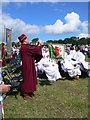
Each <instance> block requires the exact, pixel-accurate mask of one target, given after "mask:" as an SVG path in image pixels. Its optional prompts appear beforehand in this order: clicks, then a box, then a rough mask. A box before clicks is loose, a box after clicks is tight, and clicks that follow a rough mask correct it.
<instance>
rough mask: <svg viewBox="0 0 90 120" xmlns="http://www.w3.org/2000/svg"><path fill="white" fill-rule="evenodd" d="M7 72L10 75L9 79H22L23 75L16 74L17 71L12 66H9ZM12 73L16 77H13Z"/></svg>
mask: <svg viewBox="0 0 90 120" xmlns="http://www.w3.org/2000/svg"><path fill="white" fill-rule="evenodd" d="M7 72H8V74H7V75H8V77H9V79H11V80H14V81H15V80H16V81H18V82H19V81H20V80H21V79H22V75H19V76H17V75H16V74H15V71H13V70H12V68H7ZM12 74H13V76H14V77H12Z"/></svg>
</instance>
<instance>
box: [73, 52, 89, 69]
mask: <svg viewBox="0 0 90 120" xmlns="http://www.w3.org/2000/svg"><path fill="white" fill-rule="evenodd" d="M73 58H74V59H75V60H76V61H77V63H79V66H80V69H81V70H83V71H85V70H88V62H86V61H85V55H84V54H83V53H82V52H80V51H77V52H76V53H75V55H74V57H73Z"/></svg>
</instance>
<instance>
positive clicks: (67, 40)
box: [46, 36, 90, 45]
mask: <svg viewBox="0 0 90 120" xmlns="http://www.w3.org/2000/svg"><path fill="white" fill-rule="evenodd" d="M46 42H47V43H53V44H54V43H59V44H72V45H82V44H84V45H86V44H90V38H81V39H79V38H78V37H74V36H73V37H71V38H65V39H64V40H61V39H59V40H47V41H46Z"/></svg>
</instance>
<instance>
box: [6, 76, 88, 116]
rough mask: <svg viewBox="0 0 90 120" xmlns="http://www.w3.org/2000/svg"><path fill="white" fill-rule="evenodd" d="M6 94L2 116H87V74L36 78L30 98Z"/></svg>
mask: <svg viewBox="0 0 90 120" xmlns="http://www.w3.org/2000/svg"><path fill="white" fill-rule="evenodd" d="M17 97H18V99H16V98H15V97H14V96H8V97H7V98H6V99H5V100H4V111H5V117H6V118H87V117H88V78H85V79H80V80H79V81H78V82H73V81H69V80H65V81H56V82H49V81H47V80H45V79H39V80H38V85H37V91H36V92H35V97H34V100H33V101H30V100H24V99H23V98H22V96H20V94H18V96H17Z"/></svg>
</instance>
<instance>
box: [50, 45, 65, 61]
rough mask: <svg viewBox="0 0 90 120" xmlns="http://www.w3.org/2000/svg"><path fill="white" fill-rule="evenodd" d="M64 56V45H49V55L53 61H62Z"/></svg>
mask: <svg viewBox="0 0 90 120" xmlns="http://www.w3.org/2000/svg"><path fill="white" fill-rule="evenodd" d="M64 54H65V45H63V44H50V45H49V55H50V58H53V59H63V58H64Z"/></svg>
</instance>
